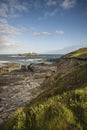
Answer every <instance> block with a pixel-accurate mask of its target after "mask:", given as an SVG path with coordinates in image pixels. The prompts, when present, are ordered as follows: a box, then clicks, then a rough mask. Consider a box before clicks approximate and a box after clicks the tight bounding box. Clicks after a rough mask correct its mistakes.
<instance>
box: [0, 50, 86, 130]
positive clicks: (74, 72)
mask: <svg viewBox="0 0 87 130" xmlns="http://www.w3.org/2000/svg"><path fill="white" fill-rule="evenodd" d="M74 57H75V58H74ZM78 57H79V58H80V59H79V58H78ZM84 57H85V59H86V58H87V48H82V49H80V50H77V51H75V52H72V53H70V54H67V55H65V56H63V57H61V58H60V60H59V61H58V63H57V71H56V72H55V74H54V75H52V76H51V77H50V78H48V79H47V80H45V82H44V83H43V84H42V86H41V88H42V89H43V90H44V92H43V93H42V94H40V95H39V96H38V97H37V98H36V99H34V100H33V101H32V102H31V103H30V104H29V105H28V106H26V107H25V108H22V109H19V110H17V111H16V112H15V114H14V115H12V117H11V118H10V119H9V120H8V121H7V122H6V123H4V124H3V127H2V130H87V60H85V59H84Z"/></svg>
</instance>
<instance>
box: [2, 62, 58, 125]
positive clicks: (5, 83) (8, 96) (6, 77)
mask: <svg viewBox="0 0 87 130" xmlns="http://www.w3.org/2000/svg"><path fill="white" fill-rule="evenodd" d="M12 65H13V64H12ZM33 68H34V71H33V72H32V71H27V70H26V71H25V70H20V69H19V70H14V71H12V72H7V73H3V74H0V123H2V122H3V121H5V120H6V119H8V117H9V116H10V115H11V114H12V113H13V112H14V111H15V110H17V109H18V108H19V107H23V106H25V105H26V104H27V103H29V102H30V101H31V100H32V99H33V98H35V97H36V96H37V95H38V94H40V93H41V92H42V91H43V90H41V88H40V85H41V84H42V83H43V82H44V80H46V79H47V78H49V77H50V76H51V75H53V73H54V72H55V71H56V65H52V64H51V65H46V64H37V65H33ZM4 69H5V67H4Z"/></svg>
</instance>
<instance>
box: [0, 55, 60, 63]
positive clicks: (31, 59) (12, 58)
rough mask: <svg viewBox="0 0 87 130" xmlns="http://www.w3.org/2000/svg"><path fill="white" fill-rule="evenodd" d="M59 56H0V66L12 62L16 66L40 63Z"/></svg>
mask: <svg viewBox="0 0 87 130" xmlns="http://www.w3.org/2000/svg"><path fill="white" fill-rule="evenodd" d="M61 56H62V55H59V54H40V55H38V56H28V57H25V56H18V55H17V54H11V55H0V65H1V64H2V63H5V62H14V63H18V64H29V63H41V62H43V60H45V59H54V58H60V57H61Z"/></svg>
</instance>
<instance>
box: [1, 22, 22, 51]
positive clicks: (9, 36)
mask: <svg viewBox="0 0 87 130" xmlns="http://www.w3.org/2000/svg"><path fill="white" fill-rule="evenodd" d="M23 31H24V29H23V28H20V29H19V28H17V27H14V26H12V25H10V24H9V23H8V21H7V20H6V19H0V50H1V49H2V48H6V47H10V46H17V43H18V42H17V41H15V40H14V38H13V36H18V35H20V34H21V33H22V32H23Z"/></svg>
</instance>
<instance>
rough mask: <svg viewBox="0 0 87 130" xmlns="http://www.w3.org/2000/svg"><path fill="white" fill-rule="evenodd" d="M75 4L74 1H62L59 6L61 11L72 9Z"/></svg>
mask: <svg viewBox="0 0 87 130" xmlns="http://www.w3.org/2000/svg"><path fill="white" fill-rule="evenodd" d="M75 4H76V0H63V2H62V3H61V4H60V6H61V7H62V8H63V9H69V8H73V7H74V6H75Z"/></svg>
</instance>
